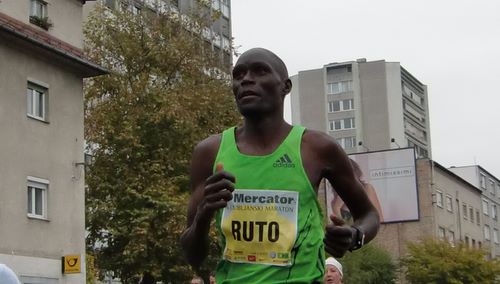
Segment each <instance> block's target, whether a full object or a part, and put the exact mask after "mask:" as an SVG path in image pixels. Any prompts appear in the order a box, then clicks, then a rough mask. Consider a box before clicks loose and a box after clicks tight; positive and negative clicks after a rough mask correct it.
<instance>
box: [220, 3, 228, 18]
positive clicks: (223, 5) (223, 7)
mask: <svg viewBox="0 0 500 284" xmlns="http://www.w3.org/2000/svg"><path fill="white" fill-rule="evenodd" d="M220 11H221V12H222V15H223V16H224V17H226V18H229V11H230V9H229V0H221V4H220Z"/></svg>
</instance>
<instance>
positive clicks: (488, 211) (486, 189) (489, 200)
mask: <svg viewBox="0 0 500 284" xmlns="http://www.w3.org/2000/svg"><path fill="white" fill-rule="evenodd" d="M449 170H450V171H451V172H453V173H455V174H457V175H458V176H460V177H462V178H463V179H465V180H467V181H468V182H469V183H471V184H473V185H474V186H475V187H477V188H478V189H479V190H480V191H481V200H480V202H481V208H480V212H478V215H480V217H481V220H482V223H481V226H482V231H483V238H484V245H485V246H486V247H487V248H489V249H490V251H491V257H500V242H499V231H500V222H499V220H498V218H499V217H498V210H499V208H500V180H499V179H498V178H497V177H495V176H494V175H493V174H491V173H490V172H488V171H487V170H485V169H484V168H483V167H481V166H479V165H473V166H463V167H451V168H449Z"/></svg>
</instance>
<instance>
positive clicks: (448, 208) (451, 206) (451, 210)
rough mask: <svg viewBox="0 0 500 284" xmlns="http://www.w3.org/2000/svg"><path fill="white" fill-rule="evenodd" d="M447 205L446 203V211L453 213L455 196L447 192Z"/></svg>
mask: <svg viewBox="0 0 500 284" xmlns="http://www.w3.org/2000/svg"><path fill="white" fill-rule="evenodd" d="M448 201H449V202H448ZM445 205H446V211H448V212H451V213H453V196H451V195H449V194H446V196H445ZM448 205H449V206H448Z"/></svg>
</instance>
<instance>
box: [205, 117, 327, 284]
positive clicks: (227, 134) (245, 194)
mask: <svg viewBox="0 0 500 284" xmlns="http://www.w3.org/2000/svg"><path fill="white" fill-rule="evenodd" d="M303 133H304V128H303V127H299V126H294V127H293V128H292V130H291V131H290V133H289V134H288V136H287V137H286V139H285V140H284V141H283V142H282V143H281V145H280V146H279V147H278V148H277V149H276V150H275V151H274V152H273V153H272V154H269V155H265V156H250V155H245V154H242V153H240V152H239V150H238V148H237V146H236V139H235V127H233V128H230V129H228V130H226V131H224V132H223V134H222V140H221V144H220V147H219V151H218V153H217V157H216V159H215V163H214V171H215V165H216V164H217V163H223V165H224V170H225V171H228V172H230V173H232V174H234V176H235V177H236V184H235V191H234V192H233V200H232V201H231V202H229V204H228V206H227V207H226V208H224V209H223V210H222V209H221V210H219V211H218V212H217V214H216V225H217V228H218V230H219V233H220V234H221V245H222V248H223V256H222V260H221V261H220V262H219V264H218V266H217V272H216V279H217V283H218V284H226V283H245V284H247V283H314V282H318V283H319V282H322V277H323V274H324V258H325V255H324V247H323V238H324V230H323V228H324V224H323V216H322V213H321V209H320V206H319V203H318V200H317V196H316V193H315V191H314V189H313V187H312V185H311V183H310V181H309V178H308V176H307V174H306V172H305V170H304V167H303V165H302V158H301V155H300V153H301V152H300V146H301V141H302V134H303Z"/></svg>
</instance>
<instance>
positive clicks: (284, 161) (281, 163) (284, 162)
mask: <svg viewBox="0 0 500 284" xmlns="http://www.w3.org/2000/svg"><path fill="white" fill-rule="evenodd" d="M273 167H275V168H295V164H294V163H293V162H292V159H290V157H289V156H288V154H285V155H283V156H281V157H280V158H279V159H277V160H276V162H274V163H273Z"/></svg>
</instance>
